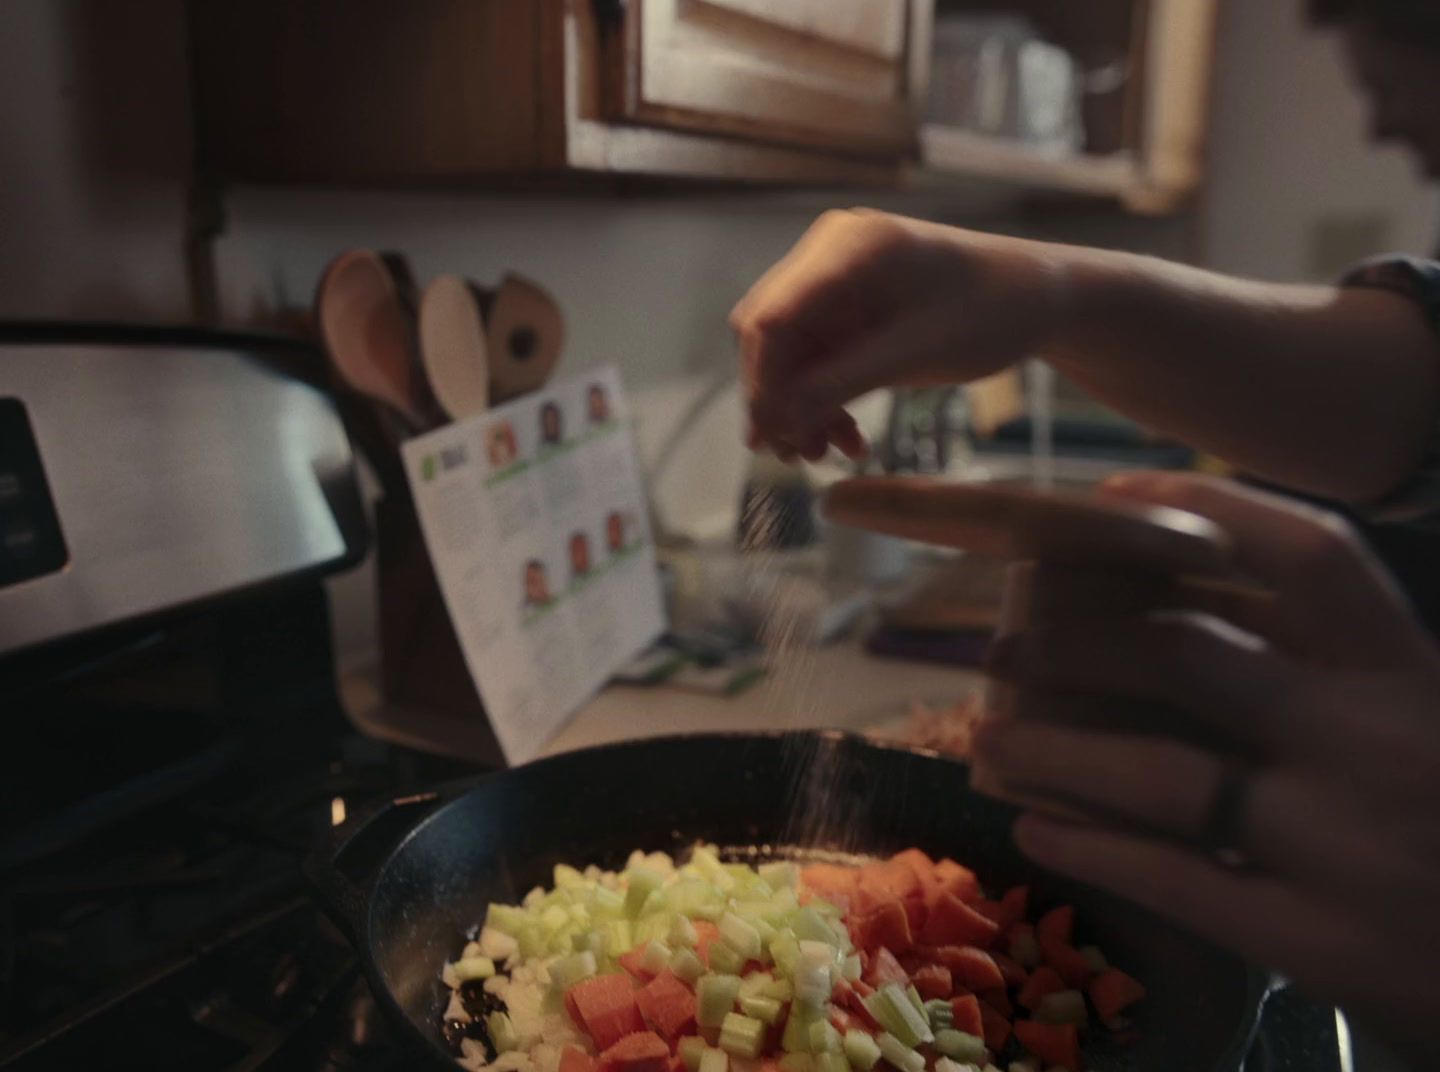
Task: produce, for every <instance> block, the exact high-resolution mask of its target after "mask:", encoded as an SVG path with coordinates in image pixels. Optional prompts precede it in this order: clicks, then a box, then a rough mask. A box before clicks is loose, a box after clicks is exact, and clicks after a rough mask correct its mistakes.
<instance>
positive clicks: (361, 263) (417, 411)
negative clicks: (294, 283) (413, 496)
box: [316, 249, 433, 435]
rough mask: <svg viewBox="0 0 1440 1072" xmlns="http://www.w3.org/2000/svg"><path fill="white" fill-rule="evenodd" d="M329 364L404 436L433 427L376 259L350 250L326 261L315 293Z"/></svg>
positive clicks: (399, 315) (394, 294)
mask: <svg viewBox="0 0 1440 1072" xmlns="http://www.w3.org/2000/svg"><path fill="white" fill-rule="evenodd" d="M316 307H317V309H316V311H317V314H318V317H319V321H320V332H321V335H322V336H323V337H324V339H325V347H326V350H327V351H328V352H329V354H330V362H331V365H332V366H333V367H334V369H335V371H336V373H337V374H338V375H339V377H340V379H341V381H342V382H343V383H345V384H346V386H348V387H349V388H350V389H351V390H353V391H355V392H357V393H359V394H362V395H365V396H366V397H367V398H371V399H374V400H375V401H377V402H379V403H381V404H382V405H383V406H385V407H386V408H387V409H389V410H390V411H392V412H393V413H394V414H396V415H398V416H399V417H400V419H401V420H402V422H403V424H404V426H405V431H406V433H407V434H411V435H413V434H415V433H416V432H419V431H422V430H423V429H425V428H426V427H428V426H430V425H431V424H432V423H433V420H432V418H431V412H432V410H433V403H432V401H431V399H430V396H429V391H428V390H427V388H426V385H425V383H424V380H423V378H422V375H421V370H420V367H419V362H418V361H417V360H416V359H415V353H414V341H413V336H414V332H413V327H412V324H411V321H410V319H409V318H408V317H407V316H406V314H405V311H404V307H403V305H402V303H401V300H400V294H399V291H398V288H397V287H396V284H395V280H394V277H393V276H392V274H391V272H390V270H389V269H388V268H387V267H386V265H385V263H384V261H383V260H382V259H381V258H380V256H379V255H378V254H376V253H374V252H373V251H371V250H368V249H352V250H348V251H347V252H345V253H342V254H340V256H338V257H336V258H335V259H334V260H333V261H331V262H330V265H329V267H327V268H326V269H325V274H324V275H323V276H322V277H321V279H320V284H319V287H318V290H317V294H316Z"/></svg>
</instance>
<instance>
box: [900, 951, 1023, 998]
mask: <svg viewBox="0 0 1440 1072" xmlns="http://www.w3.org/2000/svg"><path fill="white" fill-rule="evenodd" d="M916 953H918V954H919V955H920V956H922V957H925V958H926V959H928V960H929V961H930V962H931V963H932V964H943V965H945V967H947V968H949V969H950V979H951V985H953V986H956V987H964V988H965V989H966V990H995V989H1004V987H1005V977H1004V976H1003V975H1001V974H1000V969H999V967H997V966H996V964H995V959H994V958H993V957H991V956H990V954H989V953H987V952H985V950H983V949H976V948H974V947H973V946H965V945H942V946H933V947H930V948H927V949H917V950H916Z"/></svg>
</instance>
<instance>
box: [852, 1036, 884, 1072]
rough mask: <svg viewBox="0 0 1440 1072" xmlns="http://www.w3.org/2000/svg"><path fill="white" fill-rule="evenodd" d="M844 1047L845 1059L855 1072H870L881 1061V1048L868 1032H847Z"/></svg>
mask: <svg viewBox="0 0 1440 1072" xmlns="http://www.w3.org/2000/svg"><path fill="white" fill-rule="evenodd" d="M844 1046H845V1058H846V1060H848V1061H849V1062H850V1067H851V1068H853V1069H854V1070H855V1072H870V1070H871V1069H872V1068H874V1067H875V1062H876V1061H878V1060H880V1047H879V1046H878V1045H877V1044H876V1042H875V1039H874V1038H873V1037H872V1036H871V1035H870V1034H868V1033H867V1032H864V1031H857V1030H855V1029H854V1028H851V1029H850V1030H849V1031H847V1032H845V1042H844Z"/></svg>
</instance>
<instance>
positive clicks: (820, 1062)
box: [815, 1050, 850, 1072]
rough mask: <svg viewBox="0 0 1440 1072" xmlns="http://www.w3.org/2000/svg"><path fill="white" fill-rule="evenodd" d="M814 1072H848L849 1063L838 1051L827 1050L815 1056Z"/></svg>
mask: <svg viewBox="0 0 1440 1072" xmlns="http://www.w3.org/2000/svg"><path fill="white" fill-rule="evenodd" d="M815 1070H816V1072H850V1062H849V1061H848V1060H846V1059H845V1055H844V1054H843V1053H841V1052H840V1051H839V1050H827V1051H826V1052H824V1053H821V1054H816V1055H815Z"/></svg>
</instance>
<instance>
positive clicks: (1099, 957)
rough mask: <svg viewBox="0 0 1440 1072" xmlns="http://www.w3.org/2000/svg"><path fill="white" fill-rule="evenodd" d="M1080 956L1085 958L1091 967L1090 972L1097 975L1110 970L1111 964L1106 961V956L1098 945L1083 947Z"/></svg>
mask: <svg viewBox="0 0 1440 1072" xmlns="http://www.w3.org/2000/svg"><path fill="white" fill-rule="evenodd" d="M1080 955H1081V956H1082V957H1084V958H1085V963H1086V964H1088V965H1090V970H1091V971H1093V972H1094V973H1095V974H1096V975H1099V974H1100V973H1101V972H1106V971H1109V970H1110V962H1109V961H1107V960H1106V959H1105V954H1104V953H1102V952H1100V947H1099V946H1097V945H1082V946H1081V947H1080Z"/></svg>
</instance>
